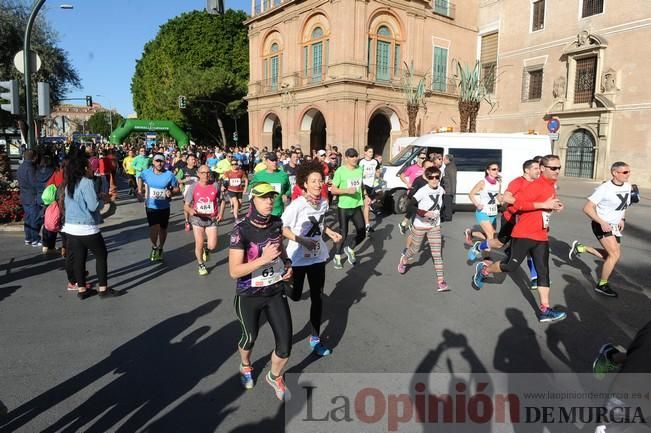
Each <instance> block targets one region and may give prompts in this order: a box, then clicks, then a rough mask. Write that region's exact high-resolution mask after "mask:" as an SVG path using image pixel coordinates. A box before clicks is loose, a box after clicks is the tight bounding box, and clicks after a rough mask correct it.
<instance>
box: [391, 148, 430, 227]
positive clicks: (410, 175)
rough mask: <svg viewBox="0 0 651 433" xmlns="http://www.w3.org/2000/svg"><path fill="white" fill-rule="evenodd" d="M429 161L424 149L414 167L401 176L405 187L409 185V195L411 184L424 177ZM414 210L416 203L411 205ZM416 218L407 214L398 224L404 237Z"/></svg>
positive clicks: (411, 166) (410, 167)
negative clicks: (426, 164)
mask: <svg viewBox="0 0 651 433" xmlns="http://www.w3.org/2000/svg"><path fill="white" fill-rule="evenodd" d="M426 160H427V151H425V150H424V149H423V150H421V152H420V153H419V154H418V158H417V159H416V162H415V163H414V164H412V165H410V166H409V167H408V168H407V169H406V170H405V171H404V172H402V173H401V174H400V180H402V181H403V182H404V184H405V185H407V193H409V192H411V184H412V183H414V180H416V179H417V178H418V177H419V176H422V175H423V172H424V171H425V169H424V168H423V164H424V163H425V161H426ZM414 193H415V191H414ZM411 205H412V209H415V207H414V203H411ZM407 208H409V203H408V204H407ZM413 218H414V215H413V214H405V217H404V218H403V220H402V221H401V222H400V224H398V228H399V229H400V234H402V235H404V234H405V233H407V230H408V229H409V225H410V224H411V220H412V219H413Z"/></svg>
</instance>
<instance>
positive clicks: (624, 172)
mask: <svg viewBox="0 0 651 433" xmlns="http://www.w3.org/2000/svg"><path fill="white" fill-rule="evenodd" d="M629 173H630V170H626V171H618V172H617V174H629Z"/></svg>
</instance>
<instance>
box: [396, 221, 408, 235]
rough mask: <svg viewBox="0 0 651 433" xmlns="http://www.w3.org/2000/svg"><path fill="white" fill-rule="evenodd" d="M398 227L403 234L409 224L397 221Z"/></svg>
mask: <svg viewBox="0 0 651 433" xmlns="http://www.w3.org/2000/svg"><path fill="white" fill-rule="evenodd" d="M398 229H399V230H400V234H401V235H403V236H404V235H405V234H406V233H407V230H409V226H408V225H406V224H403V223H399V224H398Z"/></svg>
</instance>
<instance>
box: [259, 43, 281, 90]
mask: <svg viewBox="0 0 651 433" xmlns="http://www.w3.org/2000/svg"><path fill="white" fill-rule="evenodd" d="M281 56H282V52H281V49H280V45H278V43H277V42H274V43H272V44H271V47H269V52H267V53H265V56H264V59H263V69H264V71H263V75H264V77H263V78H264V81H265V85H266V86H268V88H270V89H271V90H278V83H279V81H280V60H281Z"/></svg>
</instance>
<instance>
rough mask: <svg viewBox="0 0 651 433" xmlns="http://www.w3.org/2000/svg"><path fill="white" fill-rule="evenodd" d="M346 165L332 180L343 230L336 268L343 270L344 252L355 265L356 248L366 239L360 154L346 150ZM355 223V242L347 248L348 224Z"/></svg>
mask: <svg viewBox="0 0 651 433" xmlns="http://www.w3.org/2000/svg"><path fill="white" fill-rule="evenodd" d="M345 155H346V158H345V162H344V164H343V165H342V166H341V167H339V168H338V169H337V171H335V174H334V177H333V178H332V187H331V189H330V190H331V192H332V194H334V195H337V196H339V199H338V202H337V216H338V220H339V230H341V235H342V240H341V242H339V243H338V244H337V246H336V249H335V253H336V254H335V258H334V266H335V269H342V268H343V265H342V262H341V253H342V251H343V252H345V253H346V256H347V258H348V263H350V264H351V265H354V264H355V262H356V261H357V260H356V258H355V250H354V248H355V247H356V246H357V245H359V244H360V243H362V241H363V240H364V238H365V237H366V229H365V227H364V215H363V214H362V207H363V206H364V195H365V193H364V189H363V188H362V168H361V167H359V166H358V165H357V159H358V158H359V154H358V153H357V151H356V150H355V149H353V148H349V149H347V150H346V153H345ZM351 220H352V221H353V225H354V226H355V232H356V235H355V240H354V241H353V243H352V247H351V246H350V245H349V246H346V239H347V238H348V222H349V221H351Z"/></svg>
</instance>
